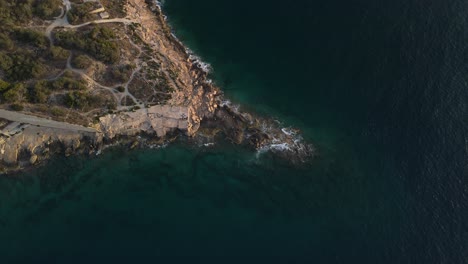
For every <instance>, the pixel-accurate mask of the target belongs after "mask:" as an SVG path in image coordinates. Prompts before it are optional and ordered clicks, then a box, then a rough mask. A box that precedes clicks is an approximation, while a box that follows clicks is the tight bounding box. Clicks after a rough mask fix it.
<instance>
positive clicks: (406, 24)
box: [0, 0, 468, 263]
mask: <svg viewBox="0 0 468 264" xmlns="http://www.w3.org/2000/svg"><path fill="white" fill-rule="evenodd" d="M466 7H467V6H466V3H464V2H463V1H451V2H447V1H430V2H429V3H424V4H423V3H420V2H419V1H396V2H395V1H393V2H391V3H390V2H389V3H387V2H384V1H367V0H359V1H352V2H350V1H341V0H333V1H327V2H326V3H325V2H322V1H315V0H312V1H310V0H309V1H305V0H304V1H302V0H298V1H295V2H293V3H283V2H281V1H266V0H255V1H249V2H248V3H247V2H246V3H242V2H232V1H223V2H221V1H214V0H199V1H188V0H170V1H166V2H165V5H164V9H165V11H166V12H167V14H168V16H169V21H170V22H171V24H172V25H173V26H174V30H175V33H176V34H177V36H178V37H179V38H180V39H181V40H182V41H183V42H184V43H186V44H187V45H188V46H190V48H191V49H193V50H194V51H195V52H196V53H197V54H199V55H200V56H201V57H202V58H203V59H204V60H205V61H207V62H209V63H210V64H211V65H212V67H213V69H214V71H213V73H212V77H213V79H214V80H215V81H216V83H218V84H219V85H220V86H221V88H222V89H223V90H225V91H226V96H227V97H228V98H230V99H231V100H232V101H233V102H235V103H239V104H241V107H242V108H243V109H247V110H249V111H255V112H257V113H260V114H263V115H268V116H273V117H276V118H277V119H279V120H280V121H281V122H283V123H284V125H285V126H294V127H298V128H300V129H301V130H302V134H303V135H304V138H305V139H306V140H308V141H310V142H312V143H313V144H315V146H316V147H317V149H318V154H319V155H318V157H317V158H316V159H314V160H313V161H312V162H310V163H308V164H304V165H303V166H291V165H288V164H287V162H285V161H283V160H281V159H278V158H277V157H274V156H271V155H269V154H264V155H261V156H260V157H257V155H256V153H253V152H251V151H248V150H246V149H243V148H241V147H238V146H233V145H231V144H230V143H228V142H224V141H223V140H221V139H220V140H219V141H218V142H217V143H216V145H215V146H214V147H209V148H207V147H203V146H198V145H196V144H194V143H189V142H186V141H187V140H185V139H180V141H179V142H177V143H175V144H172V145H170V146H168V147H166V148H163V149H154V150H136V151H127V150H122V149H113V150H108V151H106V152H105V153H104V154H103V155H102V156H99V157H96V158H92V159H83V158H72V159H65V158H59V159H56V160H54V161H52V162H51V163H50V164H48V165H47V166H45V167H42V168H39V169H37V170H35V171H31V172H27V173H24V174H22V175H17V176H15V177H3V178H1V179H0V242H1V246H0V251H1V253H2V256H5V257H4V259H5V260H7V263H8V261H12V260H18V261H19V262H23V263H28V262H38V261H39V260H41V261H42V262H44V261H49V262H50V261H52V262H54V261H55V262H65V261H66V262H68V263H70V262H77V263H83V262H127V263H128V262H131V261H135V260H137V261H138V262H152V261H154V260H161V259H164V260H181V261H185V262H187V259H186V258H185V259H184V257H192V258H191V259H189V260H191V261H194V260H199V259H203V260H205V261H207V260H213V262H214V261H215V260H216V262H229V261H232V262H234V261H236V262H238V261H239V257H243V262H256V263H258V262H266V261H268V262H277V263H284V262H286V261H289V262H296V263H421V262H424V263H444V262H445V263H463V262H466V261H465V260H466V259H467V258H468V256H467V254H468V253H467V252H468V250H467V248H466V246H467V245H468V243H466V241H467V240H468V235H467V234H468V226H467V223H468V221H466V219H467V217H468V216H467V212H468V208H467V206H468V205H467V204H468V203H467V202H466V197H468V193H467V190H468V189H466V186H468V182H467V177H466V172H467V170H466V168H467V166H466V162H467V160H468V158H467V156H468V155H467V154H466V151H467V150H466V135H467V134H468V133H467V130H468V129H467V125H466V116H468V112H467V108H466V102H467V101H468V94H467V92H466V91H467V90H466V83H468V80H467V76H468V75H466V72H468V69H467V66H466V61H467V60H466V54H467V53H466V48H465V44H466V41H465V40H466V37H467V36H468V35H467V32H468V27H467V19H466V14H465V13H466V12H464V11H463V10H466ZM176 256H178V258H177V257H176ZM234 256H237V258H235V257H234Z"/></svg>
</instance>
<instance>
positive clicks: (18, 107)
mask: <svg viewBox="0 0 468 264" xmlns="http://www.w3.org/2000/svg"><path fill="white" fill-rule="evenodd" d="M10 108H11V109H12V110H13V111H23V109H24V106H23V105H22V104H19V103H15V104H12V105H10Z"/></svg>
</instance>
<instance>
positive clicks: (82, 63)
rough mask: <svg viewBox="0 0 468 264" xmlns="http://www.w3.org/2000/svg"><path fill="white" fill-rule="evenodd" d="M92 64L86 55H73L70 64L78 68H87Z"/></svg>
mask: <svg viewBox="0 0 468 264" xmlns="http://www.w3.org/2000/svg"><path fill="white" fill-rule="evenodd" d="M91 64H93V60H92V59H91V58H90V57H88V56H86V55H78V56H75V57H73V60H72V66H73V67H75V68H78V69H87V68H89V67H90V66H91Z"/></svg>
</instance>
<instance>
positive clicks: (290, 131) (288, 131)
mask: <svg viewBox="0 0 468 264" xmlns="http://www.w3.org/2000/svg"><path fill="white" fill-rule="evenodd" d="M281 131H283V133H284V134H285V135H287V136H290V137H294V136H296V135H297V132H296V131H294V129H292V128H290V127H283V128H281Z"/></svg>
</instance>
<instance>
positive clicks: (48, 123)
mask: <svg viewBox="0 0 468 264" xmlns="http://www.w3.org/2000/svg"><path fill="white" fill-rule="evenodd" d="M0 118H3V119H7V120H10V121H13V122H19V123H24V124H31V125H35V126H41V127H48V128H56V129H63V130H71V131H82V132H90V133H95V132H97V130H95V129H93V128H88V127H83V126H79V125H72V124H68V123H64V122H57V121H53V120H49V119H45V118H41V117H36V116H30V115H25V114H21V113H18V112H12V111H8V110H3V109H0Z"/></svg>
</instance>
